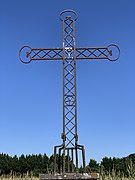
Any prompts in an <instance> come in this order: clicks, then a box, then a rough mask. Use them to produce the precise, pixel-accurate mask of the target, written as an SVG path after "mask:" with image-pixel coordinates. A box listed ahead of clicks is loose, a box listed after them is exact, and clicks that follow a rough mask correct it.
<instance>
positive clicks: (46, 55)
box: [19, 46, 63, 64]
mask: <svg viewBox="0 0 135 180" xmlns="http://www.w3.org/2000/svg"><path fill="white" fill-rule="evenodd" d="M62 52H63V48H31V47H29V46H23V47H22V48H21V49H20V51H19V58H20V60H21V61H22V62H23V63H25V64H28V63H30V62H31V61H32V60H62V59H63V54H62Z"/></svg>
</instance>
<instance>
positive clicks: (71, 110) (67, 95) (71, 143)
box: [19, 10, 120, 174]
mask: <svg viewBox="0 0 135 180" xmlns="http://www.w3.org/2000/svg"><path fill="white" fill-rule="evenodd" d="M59 18H60V20H61V21H62V41H63V46H62V48H31V47H29V46H23V47H22V48H21V49H20V51H19V57H20V60H21V61H22V62H23V63H25V64H28V63H30V62H31V61H34V60H37V61H38V60H62V63H63V132H62V135H61V138H62V140H63V142H62V144H61V145H58V146H55V147H54V173H57V172H59V173H63V174H65V173H66V172H68V173H70V172H74V171H75V172H76V173H78V153H79V151H80V152H81V154H82V155H81V156H82V158H81V159H82V163H83V169H84V172H86V165H85V150H84V146H83V145H79V144H78V134H77V106H76V105H77V100H76V60H79V59H96V60H98V59H107V60H110V61H116V60H117V59H118V58H119V55H120V49H119V48H118V46H116V45H114V44H111V45H108V46H106V47H80V48H77V47H76V38H75V21H76V20H77V14H76V12H75V11H73V10H65V11H62V12H61V13H60V16H59ZM116 51H117V52H118V56H116ZM24 52H25V53H24ZM22 53H24V56H23V55H22ZM22 57H23V58H24V59H23V58H22ZM61 157H62V162H61ZM57 158H58V159H57ZM56 162H57V163H56Z"/></svg>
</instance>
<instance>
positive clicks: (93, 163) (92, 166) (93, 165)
mask: <svg viewBox="0 0 135 180" xmlns="http://www.w3.org/2000/svg"><path fill="white" fill-rule="evenodd" d="M89 167H90V172H99V164H98V163H97V161H96V160H95V159H90V162H89Z"/></svg>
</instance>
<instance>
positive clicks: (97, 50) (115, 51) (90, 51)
mask: <svg viewBox="0 0 135 180" xmlns="http://www.w3.org/2000/svg"><path fill="white" fill-rule="evenodd" d="M119 56H120V49H119V47H118V46H117V45H115V44H110V45H108V46H107V47H83V48H76V59H108V60H110V61H116V60H117V59H118V58H119Z"/></svg>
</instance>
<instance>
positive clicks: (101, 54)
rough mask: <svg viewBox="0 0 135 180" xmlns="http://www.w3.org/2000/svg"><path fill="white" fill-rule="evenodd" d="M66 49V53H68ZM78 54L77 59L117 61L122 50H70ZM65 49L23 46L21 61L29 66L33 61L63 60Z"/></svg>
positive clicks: (107, 48)
mask: <svg viewBox="0 0 135 180" xmlns="http://www.w3.org/2000/svg"><path fill="white" fill-rule="evenodd" d="M67 49H68V48H67V47H66V49H65V50H66V51H67ZM73 50H74V51H75V52H76V59H77V60H79V59H108V60H110V61H116V60H117V59H118V58H119V56H120V49H119V47H118V46H117V45H115V44H110V45H108V46H107V47H87V48H86V47H79V48H75V49H74V48H70V51H72V52H73ZM63 51H64V48H31V47H29V46H23V47H22V48H21V49H20V51H19V57H20V60H21V61H22V62H23V63H25V64H28V63H30V62H31V61H32V60H62V59H63V58H64V53H63Z"/></svg>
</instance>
